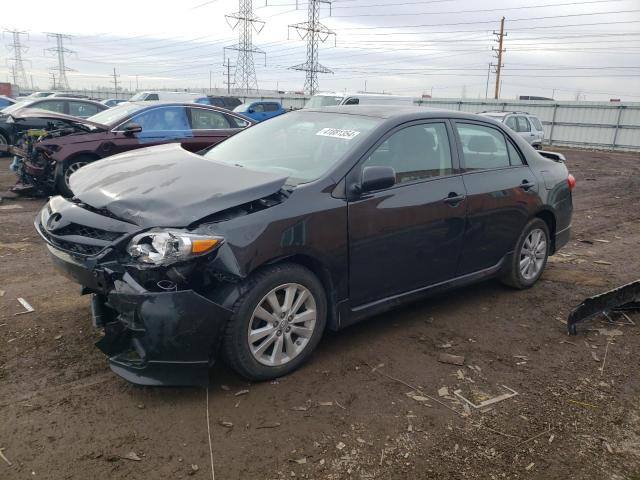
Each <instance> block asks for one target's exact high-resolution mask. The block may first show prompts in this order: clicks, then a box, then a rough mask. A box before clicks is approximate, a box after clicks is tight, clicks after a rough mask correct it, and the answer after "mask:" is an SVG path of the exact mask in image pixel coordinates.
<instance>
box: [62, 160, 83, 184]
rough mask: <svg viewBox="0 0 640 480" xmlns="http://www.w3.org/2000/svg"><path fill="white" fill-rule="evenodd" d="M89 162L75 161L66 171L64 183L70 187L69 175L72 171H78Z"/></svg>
mask: <svg viewBox="0 0 640 480" xmlns="http://www.w3.org/2000/svg"><path fill="white" fill-rule="evenodd" d="M87 163H88V162H73V163H72V164H70V165H69V166H68V167H67V168H66V170H65V171H64V183H65V185H66V186H67V188H69V177H70V176H71V174H72V173H75V172H77V171H78V170H79V169H80V168H82V167H84V166H85V165H86V164H87Z"/></svg>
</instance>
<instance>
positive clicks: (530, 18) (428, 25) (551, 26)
mask: <svg viewBox="0 0 640 480" xmlns="http://www.w3.org/2000/svg"><path fill="white" fill-rule="evenodd" d="M637 12H640V10H618V11H615V12H593V13H574V14H570V15H553V16H546V17H528V18H514V19H510V20H509V21H510V22H528V21H531V20H550V19H557V18H570V17H585V16H593V15H613V14H618V13H637ZM493 22H494V20H483V21H475V22H455V23H422V24H417V25H415V24H414V25H376V26H375V27H345V28H341V29H339V30H371V29H380V28H385V29H386V28H419V27H450V26H456V25H481V24H489V23H493ZM639 22H640V20H628V21H619V22H598V23H585V24H579V25H544V26H533V27H522V28H520V29H518V30H527V29H536V28H563V29H564V28H566V27H572V26H589V25H615V24H620V23H639ZM474 31H477V30H474ZM418 33H422V34H424V33H429V32H418Z"/></svg>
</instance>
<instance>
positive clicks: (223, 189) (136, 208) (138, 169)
mask: <svg viewBox="0 0 640 480" xmlns="http://www.w3.org/2000/svg"><path fill="white" fill-rule="evenodd" d="M286 179H287V177H286V176H283V175H282V174H276V173H268V172H258V171H255V170H249V169H246V168H243V167H237V166H234V165H231V164H228V165H227V164H224V163H220V162H214V161H210V160H207V159H205V158H203V157H201V156H199V155H196V154H194V153H190V152H187V151H186V150H184V149H183V148H182V147H181V146H180V145H179V144H168V145H160V146H157V147H149V148H144V149H139V150H134V151H131V152H127V153H123V154H120V155H114V156H113V157H109V158H106V159H104V160H99V161H97V162H93V163H91V164H89V165H87V166H85V167H83V168H81V169H80V170H78V171H77V172H76V173H74V174H73V175H72V176H71V178H70V182H69V183H70V187H71V190H72V191H73V193H74V196H75V197H76V198H78V199H79V200H80V201H82V202H84V203H86V204H87V205H90V206H92V207H94V208H97V209H103V208H104V209H107V210H108V211H109V212H111V213H112V214H114V215H115V216H117V217H119V218H121V219H123V220H126V221H129V222H132V223H135V224H136V225H139V226H141V227H143V228H148V227H186V226H188V225H190V224H191V223H193V222H195V221H197V220H200V219H201V218H204V217H206V216H208V215H212V214H214V213H217V212H220V211H222V210H226V209H227V208H231V207H235V206H237V205H242V204H244V203H247V202H251V201H254V200H258V199H260V198H262V197H266V196H268V195H271V194H273V193H276V192H277V191H279V190H280V189H281V188H282V186H283V185H284V182H285V181H286Z"/></svg>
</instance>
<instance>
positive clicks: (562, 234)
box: [553, 225, 571, 253]
mask: <svg viewBox="0 0 640 480" xmlns="http://www.w3.org/2000/svg"><path fill="white" fill-rule="evenodd" d="M570 239H571V225H569V226H568V227H567V228H565V229H563V230H561V231H559V232H556V236H555V238H554V241H553V245H554V250H553V253H555V252H557V251H558V250H560V249H561V248H562V247H564V246H565V245H566V244H567V243H569V240H570Z"/></svg>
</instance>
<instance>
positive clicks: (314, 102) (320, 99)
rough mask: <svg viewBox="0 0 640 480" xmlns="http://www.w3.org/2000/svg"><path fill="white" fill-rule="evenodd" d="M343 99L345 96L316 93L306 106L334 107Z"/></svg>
mask: <svg viewBox="0 0 640 480" xmlns="http://www.w3.org/2000/svg"><path fill="white" fill-rule="evenodd" d="M343 99H344V97H334V96H333V95H332V96H329V95H314V96H313V97H311V98H310V99H309V101H308V102H307V104H306V105H305V106H304V108H317V107H333V106H334V105H340V102H341V101H342V100H343Z"/></svg>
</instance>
